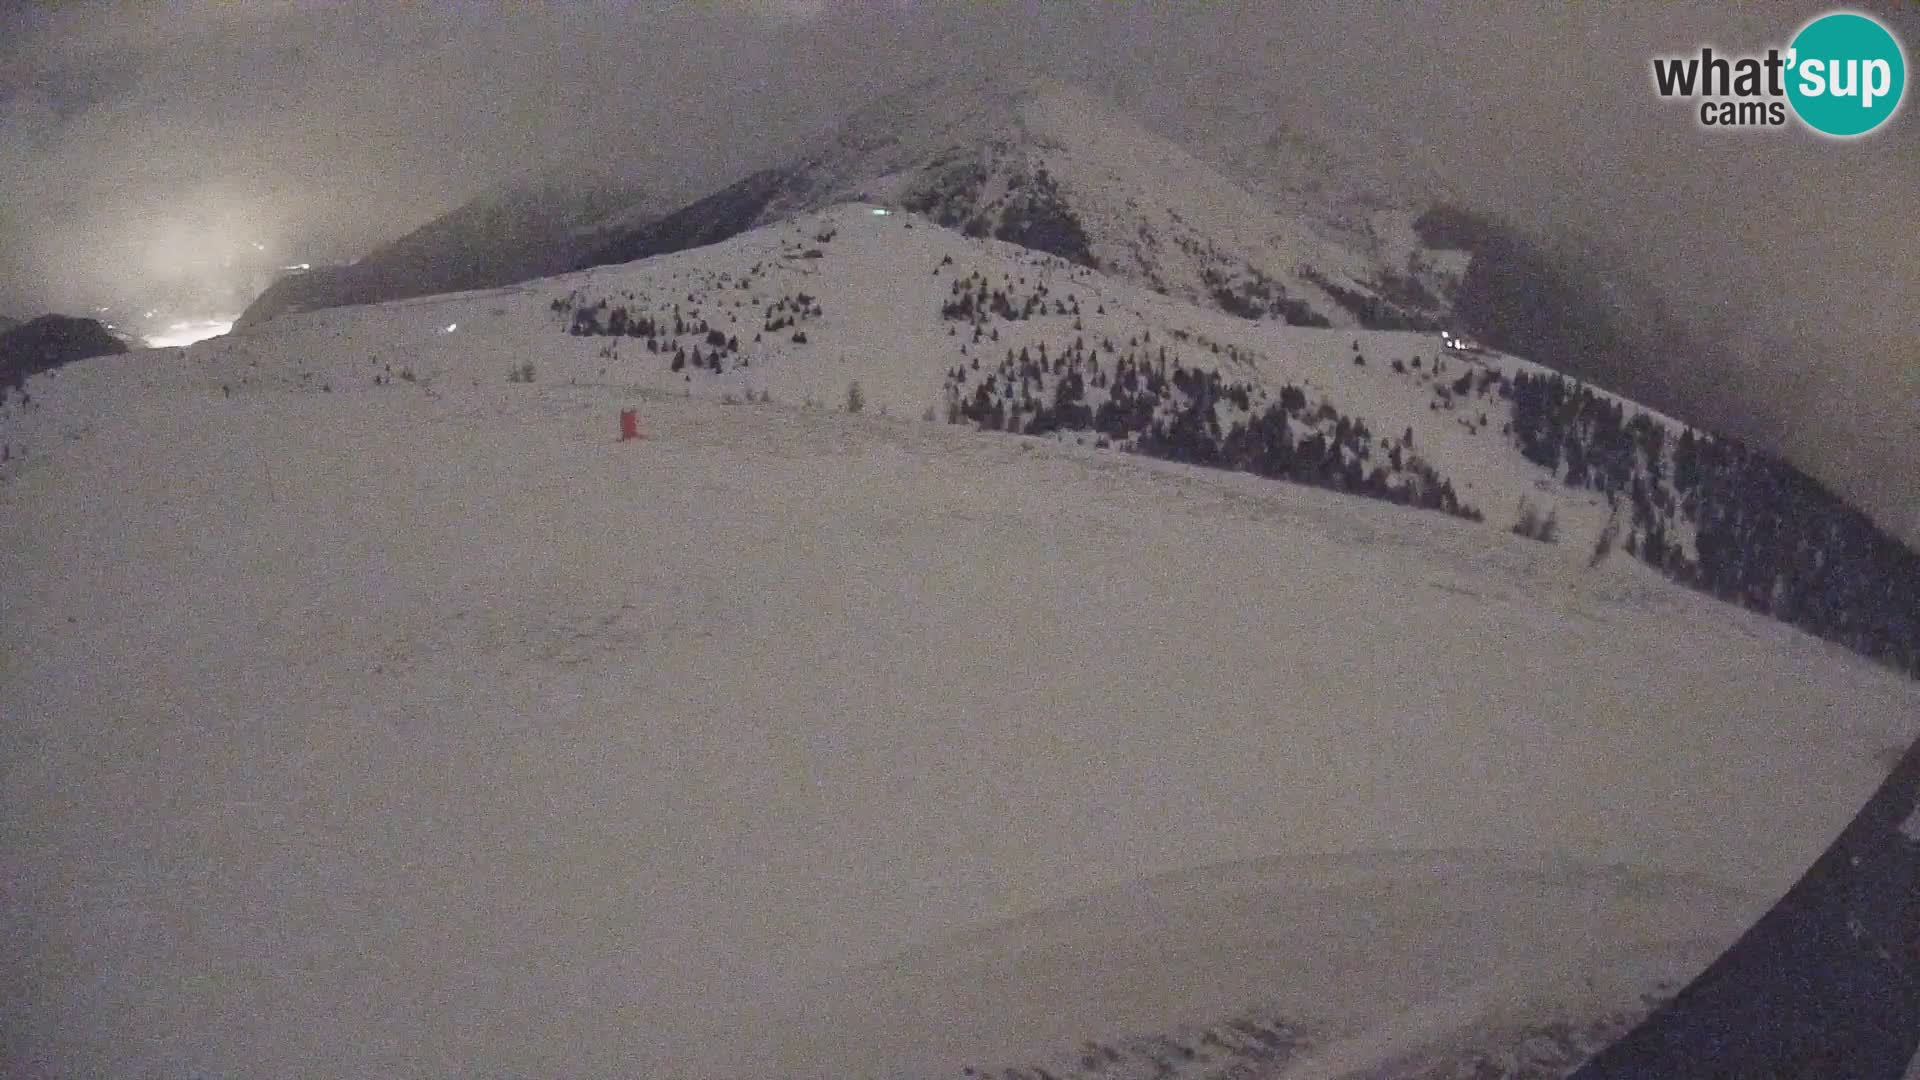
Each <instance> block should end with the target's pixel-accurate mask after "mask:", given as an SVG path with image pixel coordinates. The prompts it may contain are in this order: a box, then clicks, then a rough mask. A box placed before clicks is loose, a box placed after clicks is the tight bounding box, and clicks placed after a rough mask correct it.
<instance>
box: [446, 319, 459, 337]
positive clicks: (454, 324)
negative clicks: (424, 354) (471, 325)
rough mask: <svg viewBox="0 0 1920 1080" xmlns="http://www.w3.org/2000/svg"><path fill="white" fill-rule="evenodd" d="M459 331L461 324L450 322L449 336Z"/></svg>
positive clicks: (448, 327) (448, 326) (448, 325)
mask: <svg viewBox="0 0 1920 1080" xmlns="http://www.w3.org/2000/svg"><path fill="white" fill-rule="evenodd" d="M458 329H460V324H459V323H457V322H450V323H448V324H447V333H449V334H451V333H453V332H454V331H455V330H458Z"/></svg>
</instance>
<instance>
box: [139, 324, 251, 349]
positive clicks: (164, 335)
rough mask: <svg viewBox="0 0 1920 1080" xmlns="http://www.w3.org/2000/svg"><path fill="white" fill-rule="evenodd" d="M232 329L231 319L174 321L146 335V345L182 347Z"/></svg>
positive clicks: (160, 347)
mask: <svg viewBox="0 0 1920 1080" xmlns="http://www.w3.org/2000/svg"><path fill="white" fill-rule="evenodd" d="M232 329H233V320H232V319H189V320H187V321H185V322H177V323H174V324H172V325H171V326H168V327H167V328H166V329H165V330H162V331H160V332H159V333H157V334H149V335H147V347H148V348H150V349H178V348H184V347H185V346H188V345H191V344H193V343H194V342H196V341H205V340H207V339H208V338H215V337H219V336H220V335H221V334H224V333H226V332H227V331H229V330H232Z"/></svg>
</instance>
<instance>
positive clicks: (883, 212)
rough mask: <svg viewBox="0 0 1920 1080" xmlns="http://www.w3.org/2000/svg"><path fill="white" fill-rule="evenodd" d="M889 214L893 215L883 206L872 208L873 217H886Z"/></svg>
mask: <svg viewBox="0 0 1920 1080" xmlns="http://www.w3.org/2000/svg"><path fill="white" fill-rule="evenodd" d="M891 213H893V211H891V210H888V209H887V208H886V207H884V206H876V207H874V208H873V216H874V217H886V216H887V215H888V214H891Z"/></svg>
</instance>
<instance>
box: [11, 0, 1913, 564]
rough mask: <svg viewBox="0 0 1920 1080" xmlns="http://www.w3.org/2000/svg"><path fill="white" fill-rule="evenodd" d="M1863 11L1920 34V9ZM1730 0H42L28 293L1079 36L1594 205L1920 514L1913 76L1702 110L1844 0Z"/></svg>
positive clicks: (33, 64)
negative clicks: (1731, 58) (1842, 129)
mask: <svg viewBox="0 0 1920 1080" xmlns="http://www.w3.org/2000/svg"><path fill="white" fill-rule="evenodd" d="M1862 7H1863V9H1865V10H1870V11H1873V12H1874V13H1875V14H1878V15H1880V16H1881V17H1883V19H1885V20H1886V21H1887V22H1888V23H1889V24H1890V25H1891V26H1892V27H1893V28H1894V30H1895V32H1896V33H1897V34H1899V35H1900V36H1901V37H1902V39H1903V40H1904V41H1905V42H1906V43H1907V47H1908V50H1909V52H1910V53H1911V52H1912V50H1913V47H1914V46H1913V42H1915V41H1920V8H1915V7H1914V6H1911V5H1893V4H1868V5H1862ZM1722 8H1723V5H1718V4H1698V5H1689V6H1686V7H1680V6H1677V5H1667V4H1657V5H1656V4H1639V5H1580V6H1577V7H1573V8H1567V9H1559V8H1556V9H1554V10H1550V11H1549V10H1543V9H1541V8H1540V7H1539V6H1538V5H1535V4H1511V5H1493V4H1482V3H1475V4H1465V3H1462V4H1452V5H1446V4H1432V5H1420V6H1418V7H1403V6H1399V5H1395V6H1393V7H1392V8H1391V9H1390V14H1389V13H1387V12H1388V11H1389V9H1388V7H1387V6H1386V5H1380V6H1373V5H1350V4H1345V3H1324V4H1302V5H1282V4H1271V5H1254V4H1221V5H1205V6H1202V5H1198V4H1194V5H1171V4H1168V5H1160V4H1156V5H1152V6H1147V5H1139V6H1134V7H1120V6H1109V5H1105V4H1098V5H1094V4H1087V5H1079V4H1049V5H1044V6H1042V5H1038V4H1029V5H1004V6H1003V5H995V6H993V7H991V8H989V7H988V6H986V5H958V4H955V5H916V4H913V3H910V2H901V0H894V2H887V3H858V4H828V3H826V2H824V0H808V2H787V3H765V4H747V3H682V4H637V3H635V4H612V3H601V4H593V3H565V4H562V3H551V4H535V5H521V4H505V3H499V4H494V3H478V2H475V3H459V4H453V3H446V4H437V5H428V4H392V3H384V2H370V3H359V2H343V3H327V4H313V3H213V2H206V0H178V2H172V3H167V4H164V5H162V4H145V5H129V4H118V3H99V4H87V3H61V4H58V5H20V4H9V5H6V6H4V7H0V312H3V313H6V314H10V315H15V316H21V315H30V314H34V313H37V312H40V311H45V310H67V311H84V309H88V308H91V307H94V306H98V305H113V306H115V307H116V308H124V307H131V306H138V305H143V304H153V303H169V304H175V305H183V306H189V307H190V306H194V305H201V306H206V307H210V308H226V309H228V313H229V314H231V312H232V311H233V310H237V308H238V307H239V306H244V304H245V303H246V301H247V300H248V299H250V295H248V290H249V289H250V288H251V287H252V283H251V280H250V279H249V278H248V276H247V275H246V274H245V273H242V272H241V271H239V270H236V269H235V267H236V266H237V265H238V266H244V265H246V264H247V263H248V261H249V260H256V261H257V259H256V254H255V253H256V249H255V248H254V247H253V245H255V244H258V245H261V246H262V247H264V248H265V249H266V251H265V252H264V253H259V255H258V259H265V260H268V261H272V260H285V261H303V260H310V261H316V262H318V261H332V260H347V259H351V258H354V257H357V256H358V255H360V254H363V253H364V252H365V251H367V250H368V249H369V248H371V247H373V246H375V245H377V244H379V243H381V242H383V241H386V240H389V239H392V238H394V237H396V236H398V235H400V234H401V233H403V232H405V231H407V230H408V229H411V228H413V227H415V226H417V225H419V224H422V223H424V222H425V221H427V220H429V219H431V218H433V217H434V216H436V215H438V214H440V213H443V212H445V211H446V210H448V209H451V208H452V207H453V206H455V205H457V204H459V203H460V202H462V201H464V200H465V199H467V198H469V197H471V196H472V195H473V194H475V193H476V192H479V191H482V190H485V189H487V188H489V187H491V186H495V185H498V184H501V183H503V182H505V181H507V180H509V179H511V178H514V177H518V176H525V175H529V174H533V173H553V174H557V175H560V176H576V175H586V174H592V175H621V176H625V177H627V178H629V179H633V180H637V181H639V182H640V183H644V184H645V185H647V186H651V187H655V188H657V189H659V190H661V191H663V192H665V193H667V194H668V195H670V196H672V197H686V198H691V197H697V196H698V195H700V194H703V193H705V192H706V191H708V190H711V189H713V188H714V187H717V186H719V185H720V184H723V183H725V182H727V181H729V180H731V179H733V178H736V177H737V176H738V175H740V174H741V173H743V172H745V171H748V170H750V169H753V168H757V167H761V166H765V165H768V164H772V163H774V162H776V161H778V160H779V156H780V152H781V150H782V148H783V146H785V145H788V144H790V143H792V142H794V141H795V140H797V139H799V138H801V137H803V136H806V135H808V134H810V133H812V132H814V131H817V130H818V129H819V128H820V127H821V126H822V125H825V124H827V123H829V122H830V121H831V120H833V119H834V118H835V117H836V116H838V115H841V114H842V113H844V112H846V111H848V110H849V109H852V108H855V107H857V106H858V105H860V104H861V103H862V102H863V101H865V100H867V99H868V98H870V97H872V96H873V95H874V94H876V93H879V92H881V91H883V90H884V89H886V88H888V87H890V86H892V85H894V84H897V83H898V82H900V81H902V80H904V79H906V78H909V77H912V76H914V75H917V74H927V73H934V72H938V71H941V70H945V69H948V68H956V69H957V68H976V69H977V68H983V67H984V68H994V67H1004V68H1006V69H1008V70H1022V71H1024V70H1033V69H1050V70H1053V71H1054V72H1055V73H1056V74H1057V75H1059V76H1061V77H1064V78H1069V79H1075V80H1080V81H1084V82H1085V83H1087V84H1088V85H1089V86H1090V87H1092V88H1093V89H1096V90H1098V91H1100V92H1102V93H1105V94H1107V95H1108V96H1110V97H1113V98H1115V99H1116V100H1119V101H1120V102H1121V103H1122V104H1123V105H1124V106H1125V107H1127V108H1128V109H1130V110H1132V111H1134V112H1135V113H1136V114H1138V115H1140V116H1141V117H1142V119H1145V120H1147V121H1148V122H1149V123H1150V124H1151V125H1152V126H1155V127H1157V128H1159V129H1160V130H1162V131H1163V132H1164V133H1167V134H1171V135H1174V136H1175V137H1178V136H1179V135H1180V133H1181V131H1182V130H1183V129H1193V128H1195V127H1198V126H1200V125H1205V124H1208V123H1210V122H1221V121H1220V117H1221V116H1223V115H1227V113H1223V112H1221V111H1220V110H1217V109H1216V108H1215V105H1214V103H1217V102H1221V101H1229V102H1234V103H1237V104H1238V105H1239V106H1241V107H1240V108H1238V109H1235V110H1232V111H1231V115H1234V116H1245V115H1248V114H1249V111H1248V107H1250V106H1252V107H1257V108H1259V109H1269V110H1272V111H1271V113H1270V115H1272V116H1273V118H1274V120H1275V121H1276V122H1284V123H1286V124H1289V125H1291V126H1296V127H1300V128H1305V129H1308V130H1312V131H1317V132H1319V133H1320V134H1322V135H1323V136H1325V137H1327V138H1329V139H1333V140H1339V141H1341V142H1342V143H1344V144H1345V146H1346V147H1347V148H1348V150H1349V152H1350V153H1352V154H1353V155H1355V156H1357V157H1360V158H1362V159H1366V160H1370V161H1375V162H1377V163H1378V165H1379V167H1380V169H1381V171H1383V172H1385V173H1387V174H1389V175H1400V176H1405V177H1408V178H1417V177H1433V176H1436V175H1437V176H1438V177H1440V178H1441V182H1442V183H1443V184H1444V185H1445V186H1446V187H1447V188H1448V189H1450V190H1451V192H1452V193H1453V194H1455V195H1456V196H1459V197H1462V198H1465V199H1467V200H1468V201H1470V202H1472V203H1474V204H1475V205H1476V206H1478V207H1480V208H1483V209H1488V210H1493V211H1496V212H1499V213H1502V214H1504V215H1507V216H1509V217H1511V218H1513V219H1515V220H1517V221H1520V222H1522V223H1524V224H1527V225H1530V226H1533V227H1536V228H1541V229H1546V230H1559V229H1561V228H1563V227H1568V226H1570V227H1572V228H1575V229H1578V230H1581V231H1582V232H1584V233H1585V234H1587V235H1590V236H1592V237H1593V238H1594V239H1595V241H1596V242H1597V243H1598V244H1600V245H1601V247H1602V250H1603V251H1604V252H1605V253H1607V255H1608V257H1610V258H1613V259H1617V260H1619V261H1620V263H1621V265H1623V266H1626V267H1627V268H1629V269H1630V270H1632V271H1633V272H1635V273H1638V274H1642V275H1645V276H1646V277H1647V278H1649V279H1650V280H1652V281H1654V282H1656V283H1657V284H1658V285H1660V286H1661V287H1662V288H1663V289H1664V290H1665V291H1666V292H1667V293H1668V295H1669V296H1670V297H1671V298H1672V299H1673V302H1674V303H1675V305H1676V306H1677V307H1679V308H1681V309H1682V310H1684V311H1687V312H1688V313H1689V314H1690V317H1691V318H1693V319H1695V320H1696V321H1697V322H1698V324H1699V325H1700V327H1701V328H1702V329H1703V330H1705V331H1707V332H1710V333H1713V334H1715V335H1716V336H1718V337H1721V338H1723V339H1725V340H1726V341H1727V342H1728V343H1729V345H1730V350H1729V351H1730V352H1731V353H1733V354H1734V357H1735V358H1734V359H1733V360H1731V361H1729V363H1731V364H1732V368H1731V370H1726V371H1724V372H1722V371H1716V372H1714V373H1712V374H1713V377H1712V378H1711V379H1709V380H1707V381H1708V382H1710V383H1714V384H1717V385H1718V386H1720V387H1721V388H1722V390H1723V391H1724V393H1725V395H1726V396H1725V397H1724V398H1723V399H1719V400H1715V401H1713V402H1710V403H1702V405H1701V408H1703V409H1708V410H1710V411H1711V412H1712V413H1713V415H1712V416H1711V417H1709V420H1710V421H1712V422H1717V423H1718V424H1719V425H1721V426H1724V427H1731V428H1735V429H1737V430H1738V431H1739V432H1740V433H1742V434H1746V435H1749V436H1751V437H1755V438H1758V439H1761V440H1762V441H1764V442H1766V443H1768V444H1769V445H1772V446H1774V447H1776V448H1778V449H1781V450H1783V451H1785V452H1787V453H1788V454H1790V455H1791V456H1793V457H1794V458H1795V459H1796V460H1798V461H1799V462H1800V463H1801V464H1803V465H1805V466H1807V467H1809V468H1810V469H1812V470H1814V471H1815V472H1817V473H1819V474H1821V475H1822V476H1824V477H1825V478H1826V479H1828V480H1830V481H1832V482H1834V483H1836V484H1838V485H1840V486H1841V487H1842V488H1843V489H1845V490H1846V491H1848V492H1849V493H1850V494H1851V495H1852V496H1853V497H1855V498H1856V499H1859V500H1860V501H1862V502H1863V503H1864V504H1865V505H1866V506H1867V508H1868V509H1870V510H1872V511H1874V512H1875V513H1876V516H1879V517H1881V518H1882V520H1883V521H1885V522H1886V523H1887V524H1889V525H1890V526H1893V527H1895V528H1898V529H1900V530H1902V531H1904V532H1905V533H1906V534H1907V535H1908V537H1909V538H1910V539H1911V538H1912V537H1914V536H1915V535H1916V534H1917V533H1920V529H1916V525H1920V501H1917V499H1916V485H1915V482H1914V480H1913V477H1914V476H1915V475H1916V474H1920V451H1916V450H1915V449H1913V444H1916V443H1920V437H1917V436H1920V328H1917V327H1916V317H1915V313H1916V311H1920V303H1916V299H1917V298H1920V259H1916V258H1915V257H1914V253H1913V246H1914V237H1916V236H1920V197H1916V196H1920V120H1916V118H1915V115H1914V110H1913V106H1912V102H1911V100H1909V102H1908V103H1907V105H1906V107H1905V108H1904V109H1903V112H1902V115H1900V116H1899V117H1896V118H1895V120H1894V121H1892V122H1891V124H1890V125H1888V126H1887V127H1885V128H1883V129H1882V130H1881V131H1880V132H1878V133H1876V134H1874V135H1872V136H1869V137H1867V138H1865V139H1861V140H1856V141H1854V142H1851V143H1844V144H1843V143H1838V142H1831V141H1827V140H1822V139H1819V138H1816V137H1814V136H1812V135H1810V134H1809V133H1807V132H1805V131H1804V130H1801V129H1799V128H1797V127H1790V128H1789V129H1787V130H1772V131H1764V132H1748V133H1724V132H1708V131H1704V130H1702V129H1700V128H1698V127H1697V126H1696V125H1695V124H1694V122H1693V120H1692V119H1691V117H1690V115H1689V114H1688V111H1687V107H1686V106H1685V105H1682V104H1678V103H1673V102H1663V101H1660V100H1658V99H1656V98H1655V97H1654V95H1653V93H1652V90H1651V86H1650V80H1649V76H1648V62H1649V58H1650V57H1651V56H1652V55H1655V54H1657V53H1684V52H1689V51H1693V50H1697V49H1698V47H1699V46H1700V45H1702V44H1713V45H1715V46H1716V47H1717V48H1722V49H1726V50H1729V51H1732V52H1736V53H1737V52H1746V51H1760V50H1764V49H1765V48H1766V47H1767V46H1769V45H1784V44H1785V42H1786V40H1787V39H1788V38H1789V37H1790V36H1791V34H1792V32H1793V31H1794V29H1795V28H1797V27H1798V26H1799V25H1800V24H1801V23H1802V22H1803V21H1805V19H1807V18H1808V17H1810V16H1812V15H1814V14H1817V13H1818V12H1819V11H1821V10H1824V9H1823V8H1821V7H1819V6H1807V5H1786V4H1778V5H1776V4H1758V5H1748V6H1745V7H1743V8H1742V9H1741V10H1740V11H1739V12H1737V13H1729V12H1726V11H1724V10H1722ZM1912 93H1913V91H1912V90H1911V89H1910V90H1909V98H1911V96H1912ZM1283 113H1284V115H1283ZM1233 122H1234V123H1243V122H1244V121H1242V120H1237V119H1236V120H1234V121H1233ZM1264 134H1265V133H1264V132H1262V131H1259V130H1249V131H1248V132H1247V137H1248V138H1249V139H1250V140H1257V139H1259V138H1262V137H1264ZM1816 390H1817V391H1818V392H1819V394H1820V396H1821V398H1822V400H1823V401H1825V402H1826V403H1827V404H1826V405H1824V406H1823V407H1820V408H1817V409H1816V408H1812V407H1808V406H1807V405H1806V404H1805V400H1806V396H1807V395H1809V394H1811V393H1813V392H1814V391H1816ZM1896 436H1898V438H1896Z"/></svg>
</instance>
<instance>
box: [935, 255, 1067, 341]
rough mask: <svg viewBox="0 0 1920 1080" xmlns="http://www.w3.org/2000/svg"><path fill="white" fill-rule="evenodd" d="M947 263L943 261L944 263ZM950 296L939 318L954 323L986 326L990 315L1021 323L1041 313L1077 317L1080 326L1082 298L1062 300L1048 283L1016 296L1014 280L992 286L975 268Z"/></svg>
mask: <svg viewBox="0 0 1920 1080" xmlns="http://www.w3.org/2000/svg"><path fill="white" fill-rule="evenodd" d="M943 265H944V264H943ZM948 295H949V296H950V297H951V298H950V299H949V300H948V301H947V302H946V303H944V304H942V305H940V317H941V318H942V319H947V320H949V321H953V322H965V323H972V324H974V325H976V326H979V325H983V324H984V323H985V322H986V321H987V320H988V319H989V318H998V319H1003V320H1005V321H1007V322H1022V321H1024V320H1027V319H1031V318H1034V317H1035V316H1038V315H1071V316H1073V317H1074V319H1075V320H1076V325H1075V327H1074V329H1076V330H1078V329H1080V328H1081V327H1080V326H1079V325H1078V322H1077V320H1078V319H1079V318H1080V298H1079V297H1077V296H1068V297H1067V298H1066V299H1064V300H1063V299H1061V298H1059V297H1057V296H1052V297H1051V299H1052V303H1051V304H1049V303H1048V300H1049V297H1050V296H1051V294H1050V292H1049V290H1048V289H1047V286H1046V285H1045V284H1036V285H1035V286H1034V287H1033V289H1032V291H1030V292H1028V293H1027V294H1026V295H1025V296H1020V297H1017V298H1016V297H1015V295H1014V290H1013V288H1012V283H1011V282H1008V283H1005V284H1003V285H1002V286H1001V287H1000V288H991V287H990V286H989V283H988V281H987V278H986V275H984V274H981V273H979V272H978V271H975V272H974V273H971V274H968V275H967V276H966V277H964V278H956V279H954V282H953V286H952V288H950V289H949V290H948Z"/></svg>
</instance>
